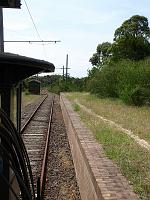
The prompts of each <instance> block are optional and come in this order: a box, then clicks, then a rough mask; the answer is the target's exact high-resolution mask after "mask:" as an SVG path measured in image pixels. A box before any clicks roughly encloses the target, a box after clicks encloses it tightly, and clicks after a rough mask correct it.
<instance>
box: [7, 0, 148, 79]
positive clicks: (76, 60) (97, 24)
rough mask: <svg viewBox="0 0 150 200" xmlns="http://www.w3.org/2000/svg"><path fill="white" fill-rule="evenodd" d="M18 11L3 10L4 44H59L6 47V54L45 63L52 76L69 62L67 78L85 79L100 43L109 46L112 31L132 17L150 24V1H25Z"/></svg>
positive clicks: (8, 45)
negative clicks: (46, 62)
mask: <svg viewBox="0 0 150 200" xmlns="http://www.w3.org/2000/svg"><path fill="white" fill-rule="evenodd" d="M21 3H22V6H21V9H12V8H5V9H3V20H4V22H3V23H4V40H5V41H6V40H28V41H30V40H40V39H42V40H60V41H61V42H59V43H56V44H55V43H45V44H44V45H43V44H39V43H31V44H29V43H5V47H4V48H5V52H11V53H16V54H19V55H24V56H28V57H32V58H37V59H41V60H46V61H48V62H51V63H53V64H54V65H55V68H56V69H55V74H60V75H62V72H63V71H62V69H61V68H62V67H63V65H64V66H65V65H66V55H67V54H68V58H69V62H68V63H69V68H70V69H69V75H70V76H71V77H79V78H81V77H86V76H87V74H88V70H90V69H91V68H92V66H91V64H90V62H89V59H90V57H91V56H92V55H93V53H95V52H96V47H97V45H98V44H100V43H102V42H107V41H108V42H112V41H113V35H114V32H115V30H116V29H117V28H118V27H120V26H121V24H122V23H123V22H124V21H125V20H127V19H129V18H130V17H131V16H133V15H143V16H145V17H147V18H148V20H149V21H150V12H149V9H150V0H126V1H121V0H105V1H102V0H63V1H62V0H44V1H43V0H41V1H39V0H26V3H27V5H28V7H29V9H30V12H31V14H32V17H33V19H34V23H35V24H36V27H37V30H38V33H39V35H40V38H39V36H38V34H37V32H36V30H35V28H34V25H33V23H32V20H31V18H30V15H29V13H28V10H27V8H26V6H25V1H24V0H21Z"/></svg>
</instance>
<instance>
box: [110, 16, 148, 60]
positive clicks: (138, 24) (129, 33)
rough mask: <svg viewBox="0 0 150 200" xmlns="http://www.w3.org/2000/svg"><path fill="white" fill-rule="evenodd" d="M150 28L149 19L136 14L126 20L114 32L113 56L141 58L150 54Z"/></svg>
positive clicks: (118, 57) (132, 58)
mask: <svg viewBox="0 0 150 200" xmlns="http://www.w3.org/2000/svg"><path fill="white" fill-rule="evenodd" d="M149 39H150V28H149V27H148V19H147V18H146V17H144V16H139V15H134V16H132V17H131V18H130V19H128V20H126V21H125V22H124V23H123V24H122V25H121V26H120V27H119V28H118V29H117V30H116V31H115V34H114V43H113V45H112V47H111V51H112V53H113V57H114V58H117V59H120V58H123V59H131V60H140V59H143V58H144V57H146V56H148V55H150V43H149Z"/></svg>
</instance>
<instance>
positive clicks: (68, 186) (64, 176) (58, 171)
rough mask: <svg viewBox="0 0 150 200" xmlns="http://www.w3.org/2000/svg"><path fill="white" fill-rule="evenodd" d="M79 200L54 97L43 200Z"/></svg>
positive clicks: (64, 131)
mask: <svg viewBox="0 0 150 200" xmlns="http://www.w3.org/2000/svg"><path fill="white" fill-rule="evenodd" d="M80 199H81V198H80V194H79V189H78V186H77V182H76V177H75V171H74V166H73V161H72V156H71V151H70V147H69V143H68V138H67V133H66V129H65V125H64V121H63V117H62V113H61V108H60V104H59V96H56V98H55V103H54V115H53V121H52V132H51V135H50V145H49V153H48V163H47V177H46V187H45V193H44V200H80Z"/></svg>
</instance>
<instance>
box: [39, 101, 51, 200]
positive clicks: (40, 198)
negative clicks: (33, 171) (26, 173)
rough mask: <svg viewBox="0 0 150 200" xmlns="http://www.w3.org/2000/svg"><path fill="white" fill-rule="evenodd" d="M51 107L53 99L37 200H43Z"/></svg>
mask: <svg viewBox="0 0 150 200" xmlns="http://www.w3.org/2000/svg"><path fill="white" fill-rule="evenodd" d="M53 105H54V99H53V101H52V103H51V110H50V117H49V125H48V130H47V137H46V144H45V151H44V158H43V163H42V172H41V177H40V185H39V179H38V183H37V194H40V197H38V199H39V200H42V199H43V193H44V187H45V179H46V164H47V163H46V161H47V154H48V146H49V137H50V130H51V123H52V115H53ZM39 187H40V188H39ZM39 190H40V191H39Z"/></svg>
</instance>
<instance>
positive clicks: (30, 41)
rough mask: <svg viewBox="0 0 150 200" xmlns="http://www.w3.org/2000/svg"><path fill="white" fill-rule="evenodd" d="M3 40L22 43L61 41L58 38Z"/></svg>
mask: <svg viewBox="0 0 150 200" xmlns="http://www.w3.org/2000/svg"><path fill="white" fill-rule="evenodd" d="M4 42H22V43H23V42H24V43H26V42H27V43H32V42H33V43H34V42H37V43H40V42H42V43H44V42H48V43H50V42H54V43H56V42H61V41H60V40H6V41H4Z"/></svg>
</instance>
